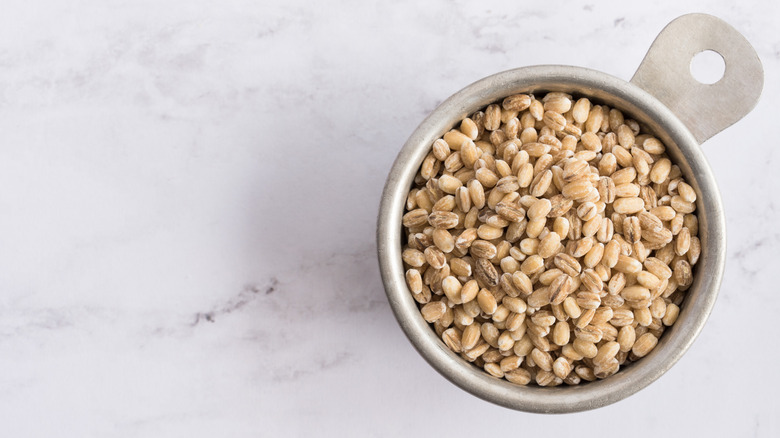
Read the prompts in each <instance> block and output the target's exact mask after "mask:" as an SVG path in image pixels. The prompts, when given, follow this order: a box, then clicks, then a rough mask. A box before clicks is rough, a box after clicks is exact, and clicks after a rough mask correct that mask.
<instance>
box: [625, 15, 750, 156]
mask: <svg viewBox="0 0 780 438" xmlns="http://www.w3.org/2000/svg"><path fill="white" fill-rule="evenodd" d="M705 50H712V51H714V52H717V53H718V54H720V55H721V56H722V57H723V60H724V62H725V64H726V69H725V72H724V74H723V78H721V79H720V80H719V81H717V82H715V83H714V84H702V83H700V82H698V81H697V80H696V79H694V78H693V76H692V75H691V71H690V65H691V60H692V59H693V57H694V56H695V55H696V54H698V53H699V52H702V51H705ZM631 82H632V83H634V84H635V85H637V86H639V87H640V88H642V89H644V90H645V91H647V92H648V93H650V94H652V95H653V96H655V97H656V98H657V99H658V100H660V101H661V102H662V103H663V104H664V105H666V106H667V107H668V108H669V109H670V110H672V112H673V113H675V114H676V115H677V117H679V118H680V120H681V121H682V122H683V123H684V124H685V125H686V126H687V127H688V129H689V130H690V131H691V133H692V134H693V136H694V137H695V138H696V140H697V141H698V142H699V143H700V144H701V143H703V142H704V141H705V140H707V139H708V138H710V137H712V136H713V135H715V134H717V133H718V132H720V131H722V130H724V129H726V128H728V127H729V126H731V125H732V124H734V123H735V122H737V121H738V120H739V119H741V118H742V117H744V116H745V115H747V114H748V113H749V112H750V111H751V110H752V109H753V107H755V106H756V103H758V98H759V96H760V95H761V90H762V89H763V87H764V69H763V67H762V66H761V61H760V60H759V59H758V55H757V54H756V51H755V49H753V46H751V45H750V43H749V42H748V41H747V40H746V39H745V37H743V36H742V34H740V33H739V32H737V30H736V29H734V28H733V27H731V26H730V25H729V24H727V23H726V22H725V21H723V20H721V19H719V18H717V17H713V16H712V15H706V14H689V15H683V16H682V17H679V18H677V19H675V20H674V21H672V22H671V23H669V24H668V25H667V26H666V27H665V28H664V30H662V31H661V33H660V34H659V35H658V37H656V39H655V41H654V42H653V45H652V46H650V50H648V52H647V55H645V59H644V60H643V61H642V63H641V64H640V65H639V68H638V69H637V71H636V73H635V74H634V77H633V78H632V79H631Z"/></svg>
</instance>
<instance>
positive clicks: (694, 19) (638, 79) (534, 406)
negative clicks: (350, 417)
mask: <svg viewBox="0 0 780 438" xmlns="http://www.w3.org/2000/svg"><path fill="white" fill-rule="evenodd" d="M703 50H713V51H716V52H718V53H720V54H721V55H722V56H723V58H724V60H725V63H726V71H725V74H724V77H723V78H722V79H721V80H720V81H718V82H717V83H715V84H712V85H703V84H700V83H698V82H695V81H694V80H693V78H692V77H690V71H689V65H690V60H691V58H692V57H693V55H695V54H696V53H699V52H701V51H703ZM762 87H763V70H762V68H761V63H760V61H759V59H758V56H757V55H756V53H755V51H754V50H753V48H752V47H751V46H750V44H749V43H748V42H747V41H746V40H745V39H744V37H742V35H740V34H739V33H738V32H737V31H736V30H734V29H733V28H732V27H731V26H729V25H728V24H726V23H725V22H723V21H721V20H719V19H717V18H715V17H712V16H709V15H704V14H690V15H685V16H682V17H680V18H678V19H676V20H675V21H673V22H672V23H670V24H669V25H668V26H667V27H666V28H665V29H664V30H663V31H662V32H661V34H659V36H658V38H657V39H656V41H655V42H654V43H653V46H652V47H651V48H650V50H649V52H648V54H647V56H646V58H645V60H644V61H643V62H642V64H641V65H640V67H639V69H638V70H637V73H636V74H635V76H634V78H633V79H632V80H631V82H626V81H623V80H621V79H618V78H615V77H613V76H610V75H608V74H605V73H601V72H598V71H594V70H590V69H586V68H581V67H571V66H557V65H548V66H533V67H523V68H518V69H514V70H509V71H505V72H502V73H498V74H495V75H493V76H489V77H487V78H484V79H482V80H479V81H477V82H475V83H473V84H471V85H469V86H467V87H466V88H464V89H463V90H461V91H459V92H457V93H456V94H454V95H453V96H451V97H450V98H449V99H447V100H446V101H445V102H443V103H442V104H441V105H440V106H439V107H438V108H436V109H435V110H434V111H433V112H432V113H431V114H430V115H429V116H428V117H427V118H426V119H425V120H424V121H423V122H422V123H421V124H420V126H419V127H418V128H417V129H416V130H415V131H414V133H413V134H412V135H411V137H410V138H409V140H408V141H407V142H406V144H405V145H404V147H403V149H402V150H401V152H400V153H399V155H398V157H397V159H396V161H395V163H394V164H393V167H392V169H391V171H390V174H389V176H388V179H387V182H386V185H385V189H384V192H383V195H382V200H381V205H380V211H379V218H378V227H377V246H378V256H379V264H380V272H381V275H382V280H383V283H384V286H385V290H386V293H387V297H388V300H389V302H390V305H391V308H392V310H393V312H394V313H395V316H396V319H397V320H398V323H399V324H400V326H401V328H402V329H403V331H404V332H405V334H406V335H407V337H408V338H409V340H410V341H411V342H412V344H413V345H414V347H415V348H416V349H417V351H418V352H419V353H420V354H421V355H422V356H423V357H424V358H425V360H426V361H428V363H429V364H430V365H431V366H433V367H434V368H435V369H436V370H437V371H438V372H439V373H441V374H442V375H443V376H444V377H446V378H447V379H448V380H450V381H451V382H452V383H454V384H455V385H457V386H459V387H461V388H462V389H464V390H466V391H468V392H470V393H472V394H474V395H476V396H477V397H480V398H482V399H484V400H487V401H490V402H493V403H496V404H499V405H502V406H505V407H507V408H511V409H517V410H522V411H529V412H542V413H564V412H577V411H584V410H588V409H595V408H598V407H602V406H605V405H608V404H611V403H614V402H616V401H618V400H621V399H623V398H626V397H628V396H630V395H632V394H634V393H635V392H637V391H639V390H641V389H642V388H644V387H646V386H647V385H649V384H650V383H652V382H653V381H654V380H656V379H658V378H659V377H660V376H661V375H662V374H663V373H665V372H666V371H667V370H668V369H669V368H671V367H672V366H673V365H674V364H675V363H676V362H677V361H678V360H679V359H680V358H681V357H682V355H683V354H684V353H685V352H686V351H687V350H688V348H689V347H690V346H691V344H692V343H693V341H694V340H695V339H696V337H697V336H698V334H699V333H700V332H701V330H702V328H703V327H704V324H705V323H706V321H707V318H708V317H709V314H710V312H711V311H712V308H713V306H714V304H715V301H716V298H717V294H718V290H719V288H720V283H721V279H722V276H723V271H724V267H725V261H726V229H725V215H724V211H723V206H722V202H721V198H720V194H719V192H718V187H717V185H716V182H715V178H714V176H713V174H712V171H711V170H710V167H709V164H708V163H707V160H706V158H705V157H704V154H703V153H702V151H701V146H700V144H701V143H702V142H703V141H704V140H706V139H707V138H709V137H711V136H712V135H714V134H716V133H717V132H720V131H721V130H722V129H724V128H726V127H728V126H729V125H731V124H733V123H734V122H736V121H737V120H739V119H740V118H742V117H743V116H744V115H745V114H747V113H748V112H749V111H750V110H751V109H752V108H753V107H754V106H755V104H756V102H757V100H758V97H759V95H760V93H761V89H762ZM549 91H562V92H567V93H571V94H573V95H575V96H576V97H588V98H590V99H591V100H592V101H593V102H594V103H596V104H606V105H609V106H610V107H613V108H618V109H620V110H621V111H623V112H624V113H625V114H627V115H630V117H631V118H633V119H634V120H636V121H638V122H639V123H640V124H641V125H642V127H643V130H646V131H648V132H650V133H652V134H654V135H655V136H657V137H658V138H659V139H660V140H662V141H663V142H664V144H665V145H666V147H667V153H668V154H669V156H670V157H671V158H672V160H673V161H674V163H675V164H677V165H678V166H679V167H680V169H681V170H682V173H683V175H684V176H685V178H686V180H687V181H688V182H689V183H690V184H691V186H692V187H693V188H694V190H695V191H696V194H697V200H696V205H697V210H696V212H697V214H698V218H699V238H700V239H701V246H702V252H701V257H700V259H699V262H698V263H697V264H696V266H695V268H694V282H693V284H692V286H691V287H690V289H689V290H688V292H687V294H686V297H685V301H684V302H683V305H682V306H681V311H680V315H679V317H678V319H677V322H676V323H675V324H674V325H673V326H672V327H670V328H669V329H668V330H667V331H666V332H665V333H664V335H663V336H661V339H660V340H659V342H658V345H657V346H656V348H655V349H654V350H653V351H652V352H651V353H650V354H648V355H647V356H646V357H644V358H642V359H641V360H639V361H638V362H636V363H633V364H630V365H628V366H626V367H622V368H621V370H620V372H618V373H617V374H615V375H613V376H610V377H608V378H607V379H604V380H598V381H594V382H588V383H583V384H581V385H576V386H570V387H567V386H559V387H553V388H547V387H536V386H520V385H515V384H513V383H510V382H508V381H506V380H503V379H497V378H494V377H492V376H490V375H488V374H487V373H485V372H484V371H483V370H481V369H479V368H477V367H476V366H473V365H471V364H470V363H468V362H466V361H465V360H463V359H462V358H460V357H459V356H458V355H457V354H455V353H453V352H452V351H450V350H449V349H448V348H447V346H446V345H445V344H444V343H443V342H442V341H441V339H440V338H439V337H438V336H437V335H436V333H435V332H434V330H433V329H432V328H431V327H430V326H429V324H428V323H427V322H425V320H423V318H422V316H421V315H420V311H419V309H418V307H417V304H416V302H415V301H414V299H413V298H412V295H411V293H410V292H409V290H408V288H407V286H406V283H405V279H404V269H403V262H402V260H401V247H402V226H401V217H402V215H403V212H404V205H405V201H406V195H407V193H408V192H409V189H410V187H411V186H412V183H413V180H414V176H415V174H416V172H417V171H418V169H419V167H420V164H421V163H422V161H423V159H424V158H425V156H426V155H427V153H428V152H429V150H430V147H431V144H432V143H433V141H434V140H436V139H437V138H439V137H441V136H442V135H443V134H444V133H445V132H447V131H448V130H449V129H451V128H452V127H453V126H455V125H456V124H457V123H458V122H459V121H460V120H461V119H463V118H464V117H466V116H468V115H469V114H471V113H473V112H475V111H477V110H479V109H480V108H483V107H485V106H486V105H488V104H490V103H493V102H495V101H498V100H500V99H503V98H504V97H506V96H509V95H511V94H516V93H535V94H540V93H544V92H549ZM726 104H727V105H726Z"/></svg>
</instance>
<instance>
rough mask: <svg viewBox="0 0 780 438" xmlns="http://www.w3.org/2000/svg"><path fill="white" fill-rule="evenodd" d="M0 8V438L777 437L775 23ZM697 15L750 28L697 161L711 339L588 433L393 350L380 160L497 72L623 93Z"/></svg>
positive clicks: (663, 17) (85, 6)
mask: <svg viewBox="0 0 780 438" xmlns="http://www.w3.org/2000/svg"><path fill="white" fill-rule="evenodd" d="M2 9H3V10H2V13H0V230H2V231H1V232H0V266H1V267H2V268H0V420H1V422H2V429H3V431H4V434H5V435H7V436H13V437H50V436H60V437H90V436H95V437H98V436H99V437H106V436H118V437H136V436H137V437H149V436H155V437H179V436H188V437H193V436H203V437H205V436H220V437H248V436H361V437H365V436H399V435H401V434H411V435H412V436H434V435H435V436H454V435H466V436H468V435H471V436H475V435H477V434H483V433H485V432H486V431H491V430H494V428H495V430H496V431H507V430H511V431H516V432H517V433H521V432H533V433H543V432H545V431H548V432H549V431H555V433H556V434H559V435H560V434H569V433H571V434H574V433H578V434H581V433H582V431H583V430H584V431H586V432H587V431H588V430H594V431H595V430H597V429H598V430H604V432H603V434H602V435H601V436H605V437H608V436H625V434H626V433H628V432H631V433H632V434H634V435H636V436H651V435H653V436H655V435H656V434H664V436H670V435H669V434H672V435H679V436H682V435H683V434H693V433H696V432H701V431H709V432H710V433H709V435H710V436H766V437H769V436H778V434H780V423H779V420H778V418H779V417H778V416H777V414H778V412H780V406H778V401H777V400H778V398H777V392H778V390H779V389H780V384H778V380H777V378H775V377H774V374H773V371H772V366H773V365H774V364H775V363H776V362H777V360H778V359H780V356H778V353H777V349H776V348H775V345H774V344H775V340H774V334H775V333H776V332H777V315H778V313H779V312H780V298H778V294H777V291H776V285H777V281H776V277H775V272H773V270H774V269H776V268H777V265H778V263H779V262H780V232H778V231H777V223H778V222H777V221H778V219H777V217H778V209H780V195H779V194H780V180H779V179H778V173H777V171H776V168H777V167H778V166H780V156H778V148H777V146H778V145H777V141H776V139H777V134H776V125H777V122H776V119H777V111H776V109H775V107H776V102H777V99H778V98H780V86H778V81H777V78H778V77H779V76H778V75H779V74H780V36H778V33H777V31H776V29H777V22H778V21H780V6H778V3H777V2H773V1H768V0H766V1H758V0H749V1H745V2H740V3H735V2H731V1H725V0H718V1H714V2H705V1H689V2H680V1H667V0H659V1H654V2H644V3H636V2H631V3H628V2H620V1H616V0H609V1H602V2H595V1H594V2H589V3H575V2H563V1H546V2H541V3H539V2H537V3H528V2H522V3H520V2H509V1H504V2H475V1H468V2H461V1H459V2H447V1H443V0H438V1H431V2H412V1H398V2H359V1H349V2H347V1H344V2H330V3H325V2H320V3H317V2H304V1H300V0H294V1H285V2H282V1H271V0H269V1H259V2H253V1H249V0H223V1H206V0H191V1H188V2H184V1H167V2H160V1H151V0H141V1H135V2H127V1H97V0H82V1H78V2H57V1H52V0H48V1H40V2H28V1H22V0H5V1H4V2H3V5H2ZM693 11H702V12H709V13H712V14H714V15H718V16H720V17H722V18H724V19H726V20H727V21H729V22H730V23H731V24H732V25H734V26H735V27H736V28H738V29H739V30H740V31H741V32H743V33H744V35H745V36H746V37H747V38H748V39H749V40H750V41H751V42H752V44H753V45H754V46H755V48H756V49H757V51H758V53H759V55H760V57H761V59H762V61H763V63H764V68H765V71H766V77H767V81H766V85H765V88H764V93H763V99H762V101H761V102H760V103H759V105H758V106H757V108H756V109H755V110H754V111H753V112H752V113H751V114H750V115H748V116H747V117H745V119H743V120H742V121H740V122H739V123H738V124H737V125H735V126H733V127H732V128H730V129H728V130H727V131H724V132H723V133H721V134H719V135H717V136H715V137H714V138H712V139H711V140H710V141H708V142H707V143H706V144H705V145H704V147H703V148H704V152H705V154H706V156H707V158H708V159H709V161H710V164H711V165H712V168H713V170H714V173H715V174H716V176H717V178H718V181H719V184H720V187H721V190H722V196H723V201H724V204H725V206H726V215H727V219H728V231H729V234H728V265H727V271H726V276H725V278H724V283H723V287H722V290H721V295H720V298H719V301H718V303H717V307H716V309H715V311H714V313H713V314H712V316H711V318H710V321H709V323H708V324H707V327H706V328H705V330H704V332H703V333H702V335H701V336H700V338H699V339H698V340H697V341H696V343H695V345H694V346H693V347H692V348H691V350H690V351H689V353H688V354H687V355H686V356H685V357H684V358H683V359H682V360H681V361H680V362H679V364H678V365H676V366H675V367H674V368H673V369H672V370H671V371H670V372H669V373H667V374H666V375H665V376H664V377H662V378H661V379H660V380H659V381H657V382H656V383H654V384H652V385H651V386H650V387H648V388H647V389H645V390H643V391H641V392H639V393H638V394H636V395H635V396H633V397H631V398H629V399H627V400H624V401H622V402H620V403H618V404H615V405H612V406H609V407H606V408H603V409H599V410H596V411H593V412H587V413H581V414H571V415H561V416H542V415H533V414H525V413H518V412H513V411H509V410H506V409H503V408H500V407H497V406H494V405H491V404H489V403H486V402H483V401H481V400H478V399H476V398H474V397H472V396H471V395H469V394H467V393H465V392H463V391H461V390H460V389H458V388H456V387H454V386H453V385H451V384H450V383H449V382H447V381H446V380H445V379H444V378H442V377H440V376H439V375H438V374H436V372H435V371H433V370H432V369H431V368H430V367H429V366H428V365H427V364H426V363H425V362H424V361H423V359H421V358H420V357H419V356H418V354H417V353H416V352H415V351H414V349H413V348H412V347H411V345H410V344H409V343H408V342H407V340H406V339H405V337H404V336H403V334H402V333H401V331H400V329H399V327H398V326H397V324H396V322H395V320H394V319H393V316H392V314H391V312H390V309H389V307H388V304H387V302H386V299H385V296H384V292H383V288H382V284H381V282H380V279H379V273H378V268H377V262H376V258H375V243H374V232H375V215H376V211H377V207H378V199H379V195H380V193H381V189H382V186H383V183H384V178H385V176H386V174H387V171H388V170H389V168H390V165H391V164H392V162H393V160H394V158H395V155H396V153H397V151H398V150H399V148H400V146H401V145H402V144H403V142H404V141H405V139H406V137H407V136H408V135H409V134H410V133H411V131H412V130H413V129H414V127H415V126H416V125H417V124H418V123H419V122H420V121H421V120H422V118H423V117H424V116H425V115H426V114H427V113H428V112H429V111H430V110H432V109H433V108H434V107H435V106H436V105H437V104H438V103H440V102H441V101H442V100H443V99H444V98H446V97H447V96H449V95H450V94H452V93H453V92H455V91H457V90H458V89H460V88H462V87H463V86H465V85H467V84H468V83H471V82H473V81H474V80H477V79H479V78H481V77H484V76H486V75H489V74H491V73H494V72H497V71H501V70H505V69H509V68H514V67H519V66H524V65H532V64H545V63H558V64H571V65H579V66H585V67H590V68H594V69H598V70H601V71H605V72H607V73H611V74H613V75H615V76H618V77H621V78H624V79H629V78H630V77H631V75H632V74H633V71H634V70H635V69H636V67H637V66H638V65H639V62H640V61H641V59H642V57H643V55H644V53H645V51H646V49H647V48H648V47H649V45H650V43H651V42H652V41H653V38H654V37H655V35H656V34H657V33H658V32H659V31H660V30H661V29H662V28H663V27H664V26H665V25H666V23H668V22H669V21H671V20H672V19H673V18H675V17H677V16H679V15H682V14H684V13H687V12H693ZM507 427H509V429H507ZM499 433H504V432H499Z"/></svg>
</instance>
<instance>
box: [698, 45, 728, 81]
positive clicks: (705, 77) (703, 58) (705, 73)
mask: <svg viewBox="0 0 780 438" xmlns="http://www.w3.org/2000/svg"><path fill="white" fill-rule="evenodd" d="M725 72H726V62H725V61H724V60H723V56H721V54H720V53H718V52H716V51H714V50H704V51H701V52H699V53H697V54H695V55H693V58H692V59H691V76H693V78H694V79H696V80H697V81H699V82H701V83H702V84H707V85H709V84H714V83H716V82H718V81H719V80H721V79H722V78H723V74H724V73H725Z"/></svg>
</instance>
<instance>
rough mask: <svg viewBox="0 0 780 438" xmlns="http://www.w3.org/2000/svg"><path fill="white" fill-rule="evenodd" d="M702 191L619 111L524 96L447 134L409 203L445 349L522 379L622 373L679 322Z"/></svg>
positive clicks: (426, 303) (423, 302)
mask: <svg viewBox="0 0 780 438" xmlns="http://www.w3.org/2000/svg"><path fill="white" fill-rule="evenodd" d="M698 198H699V197H698V196H697V194H696V190H695V189H694V188H693V185H691V184H689V183H688V182H686V181H685V178H684V177H683V176H682V171H681V169H680V168H679V167H678V166H676V165H675V164H674V163H673V162H672V161H671V160H670V159H669V157H668V156H667V155H666V147H665V146H664V144H663V143H662V142H661V141H660V140H659V139H657V138H656V137H653V136H651V135H649V134H648V133H646V132H643V131H642V128H641V127H640V125H639V124H638V123H637V122H636V121H635V120H633V119H631V118H630V117H628V116H627V115H625V114H623V112H621V111H620V110H618V109H616V108H610V107H607V106H603V105H595V104H594V103H593V102H591V100H590V99H588V98H586V97H574V96H571V95H569V94H566V93H560V92H554V93H547V94H546V95H544V96H534V95H531V94H515V95H512V96H508V97H506V98H505V99H503V100H501V101H499V102H496V103H494V104H491V105H489V106H487V107H486V108H484V109H483V110H482V111H478V112H476V113H473V114H471V115H470V117H467V118H464V119H463V120H462V121H461V122H460V123H459V124H457V125H456V126H455V128H454V129H452V130H450V131H448V132H446V133H445V134H444V135H443V136H442V137H441V138H439V139H437V140H435V141H434V142H433V144H432V147H431V150H430V152H429V153H428V155H426V156H425V157H424V159H423V161H422V163H421V166H420V170H419V173H418V174H417V176H416V178H415V185H414V187H413V188H412V189H411V190H410V192H409V195H408V196H407V198H406V202H405V212H404V215H403V217H402V225H403V227H404V229H405V231H406V240H405V242H404V243H405V246H404V249H403V254H402V259H403V263H404V268H405V280H406V283H407V285H408V287H409V290H410V292H411V294H412V296H413V298H414V299H415V301H416V302H417V303H419V307H420V311H421V314H422V317H423V319H425V321H427V322H429V323H431V325H432V327H433V328H434V330H435V331H436V333H437V334H438V335H439V337H441V339H442V341H443V342H444V344H445V345H446V346H447V347H448V348H449V349H450V350H452V351H453V352H455V353H458V354H460V355H461V357H463V358H464V359H465V360H467V361H469V362H472V363H474V364H475V365H476V366H478V367H480V368H481V369H483V370H484V371H485V372H487V373H488V374H490V375H492V376H494V377H497V378H504V379H506V380H508V381H510V382H513V383H516V384H519V385H528V384H531V382H534V383H535V384H536V385H539V386H557V385H561V384H566V385H576V384H579V383H581V382H589V381H593V380H596V379H603V378H607V377H609V376H611V375H613V374H615V373H617V372H619V370H620V368H621V367H622V366H624V365H627V364H629V363H631V362H634V361H637V360H640V359H641V358H642V357H644V356H646V355H648V354H649V353H650V352H651V351H652V350H653V349H654V348H655V346H656V344H657V343H658V339H659V337H660V336H662V335H663V332H664V330H665V328H666V327H668V326H671V325H672V324H674V323H675V321H676V320H677V319H678V315H679V314H680V312H681V309H680V307H679V306H680V305H681V303H682V302H683V298H684V296H685V291H686V290H687V289H688V288H689V287H690V286H691V284H692V283H693V279H694V269H693V268H694V265H695V264H696V262H697V261H698V259H699V258H700V255H701V241H700V239H699V237H698V231H699V222H698V219H697V217H696V207H697V205H696V203H697V200H698Z"/></svg>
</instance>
